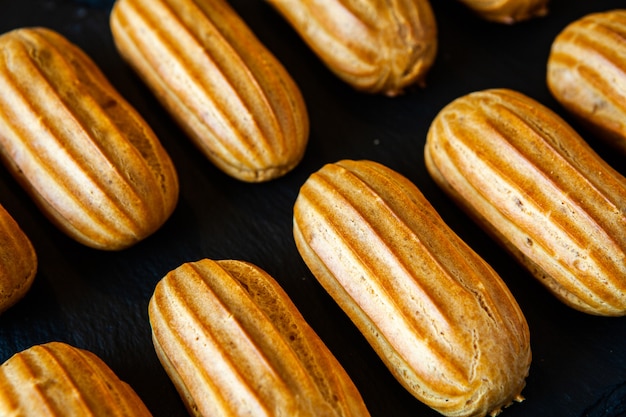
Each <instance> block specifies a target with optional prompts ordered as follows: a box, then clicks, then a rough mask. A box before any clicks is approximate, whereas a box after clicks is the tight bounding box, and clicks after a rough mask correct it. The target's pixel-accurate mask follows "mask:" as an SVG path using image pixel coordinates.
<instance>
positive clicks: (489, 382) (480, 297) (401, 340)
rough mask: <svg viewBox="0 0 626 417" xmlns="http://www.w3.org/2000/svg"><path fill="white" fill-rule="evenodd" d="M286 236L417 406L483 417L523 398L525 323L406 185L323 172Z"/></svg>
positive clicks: (334, 169) (364, 168)
mask: <svg viewBox="0 0 626 417" xmlns="http://www.w3.org/2000/svg"><path fill="white" fill-rule="evenodd" d="M294 237H295V241H296V244H297V247H298V250H299V251H300V254H301V255H302V258H303V259H304V261H305V262H306V264H307V265H308V266H309V268H310V269H311V271H312V272H313V274H314V275H315V277H316V278H317V279H318V280H319V282H320V283H321V284H322V286H323V287H324V288H325V289H326V290H327V291H328V293H329V294H330V295H331V296H332V297H333V299H334V300H335V301H336V302H337V303H338V305H339V306H340V307H341V308H342V309H343V310H344V311H345V312H346V314H347V315H348V316H349V317H350V319H351V320H352V321H353V322H354V323H355V325H356V326H357V327H358V328H359V329H360V331H361V332H362V333H363V335H364V336H365V337H366V339H367V340H368V341H369V343H370V344H371V345H372V347H373V348H374V350H375V351H376V352H377V353H378V355H379V356H380V357H381V359H382V360H383V361H384V363H385V364H386V365H387V367H388V368H389V370H390V371H391V372H392V374H393V375H394V376H395V377H396V379H397V380H398V381H399V382H400V383H401V384H402V385H403V386H404V387H405V388H406V389H407V390H408V391H409V392H410V393H412V394H413V395H414V396H415V397H416V398H418V399H419V400H420V401H422V402H424V403H425V404H427V405H428V406H430V407H432V408H433V409H435V410H437V411H438V412H440V413H442V414H444V415H446V416H484V415H486V414H497V413H498V412H499V411H500V410H501V408H502V407H504V406H507V405H509V404H510V403H511V402H512V401H513V400H520V399H521V391H522V389H523V387H524V385H525V378H526V376H527V374H528V370H529V366H530V361H531V352H530V346H529V330H528V326H527V323H526V320H525V318H524V315H523V314H522V312H521V310H520V308H519V306H518V304H517V302H516V301H515V299H514V298H513V295H512V294H511V293H510V291H509V290H508V288H507V287H506V285H505V284H504V282H503V281H502V279H501V278H500V277H499V276H498V275H497V274H496V272H495V271H494V270H493V269H492V268H491V267H490V266H489V265H488V264H487V263H486V262H485V261H484V260H483V259H482V258H480V257H479V256H478V255H477V254H476V253H475V252H474V251H472V250H471V249H470V248H469V247H468V246H467V245H466V244H465V243H464V242H463V241H462V240H461V239H460V238H459V237H458V236H457V235H456V234H454V232H453V231H452V230H451V229H450V228H449V227H448V226H447V225H446V224H445V223H444V222H443V220H442V219H441V217H440V216H439V215H438V214H437V213H436V211H435V210H434V208H433V207H432V206H431V205H430V203H429V202H428V201H427V200H426V199H425V198H424V196H423V195H422V194H421V192H420V191H419V190H418V189H417V187H416V186H415V185H414V184H413V183H411V182H410V181H409V180H408V179H406V178H405V177H403V176H401V175H400V174H399V173H397V172H395V171H393V170H391V169H389V168H387V167H385V166H383V165H380V164H378V163H376V162H372V161H350V160H344V161H339V162H337V163H333V164H327V165H325V166H324V167H322V168H321V169H320V170H319V171H317V172H315V173H314V174H312V175H311V176H310V177H309V178H308V179H307V181H306V182H305V184H304V185H303V186H302V188H301V190H300V193H299V195H298V197H297V200H296V203H295V207H294Z"/></svg>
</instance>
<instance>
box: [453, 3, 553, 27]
mask: <svg viewBox="0 0 626 417" xmlns="http://www.w3.org/2000/svg"><path fill="white" fill-rule="evenodd" d="M459 1H460V2H461V3H463V4H465V6H467V7H469V8H470V9H471V10H473V11H474V12H475V13H476V14H477V15H478V16H480V17H482V18H484V19H485V20H489V21H492V22H497V23H504V24H513V23H517V22H521V21H524V20H529V19H533V18H537V17H542V16H545V15H546V14H548V4H549V0H459Z"/></svg>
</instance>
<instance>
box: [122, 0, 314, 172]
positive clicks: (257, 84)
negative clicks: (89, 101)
mask: <svg viewBox="0 0 626 417" xmlns="http://www.w3.org/2000/svg"><path fill="white" fill-rule="evenodd" d="M111 29H112V32H113V37H114V40H115V43H116V45H117V47H118V49H119V51H120V53H121V54H122V56H123V57H124V58H125V59H126V60H127V61H128V62H129V63H130V65H131V66H132V67H133V68H134V69H135V70H136V72H137V73H138V74H139V76H140V77H141V79H142V80H143V81H144V82H145V83H146V85H147V86H148V87H149V88H150V89H151V90H152V91H153V93H154V94H155V96H156V97H157V98H158V99H159V100H160V101H161V102H162V104H163V105H164V107H165V108H166V109H167V110H168V111H169V112H170V114H171V115H172V117H174V118H175V119H176V120H177V121H178V123H179V125H180V126H181V127H182V128H183V129H184V131H185V132H186V133H187V134H188V135H189V136H190V138H191V139H192V140H193V141H194V143H195V144H196V145H197V146H198V147H199V149H201V150H202V151H203V153H204V154H205V155H206V156H207V158H208V159H209V160H211V161H212V162H213V163H214V164H215V165H216V166H217V167H219V168H220V169H221V170H223V171H224V172H226V173H227V174H229V175H231V176H233V177H235V178H237V179H240V180H243V181H249V182H260V181H267V180H271V179H274V178H277V177H279V176H282V175H285V174H286V173H287V172H289V171H290V170H292V169H293V168H294V167H295V166H296V165H297V164H298V163H299V162H300V160H301V159H302V157H303V155H304V151H305V148H306V144H307V141H308V134H309V120H308V114H307V110H306V106H305V103H304V99H303V98H302V95H301V93H300V90H299V88H298V86H297V85H296V84H295V82H294V81H293V79H292V78H291V76H290V75H289V74H288V72H287V71H286V69H285V68H284V67H283V66H282V65H281V63H280V62H279V61H278V60H277V59H276V58H275V57H274V56H273V55H272V54H271V52H270V51H269V50H268V49H267V48H266V47H265V46H264V45H262V44H261V42H260V41H259V40H258V39H257V38H256V36H255V35H254V33H252V31H251V30H250V29H249V28H248V27H247V25H246V24H245V22H244V21H243V20H242V19H241V18H240V17H239V16H238V15H237V14H236V12H235V11H234V10H233V9H232V8H231V7H230V6H229V5H228V4H227V3H226V2H225V1H223V0H118V1H117V2H116V3H115V4H114V6H113V11H112V13H111Z"/></svg>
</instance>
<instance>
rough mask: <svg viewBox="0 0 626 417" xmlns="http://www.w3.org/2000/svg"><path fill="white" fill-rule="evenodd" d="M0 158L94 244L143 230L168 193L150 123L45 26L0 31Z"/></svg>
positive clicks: (167, 163)
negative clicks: (1, 33) (5, 31)
mask: <svg viewBox="0 0 626 417" xmlns="http://www.w3.org/2000/svg"><path fill="white" fill-rule="evenodd" d="M0 157H2V160H3V162H4V163H5V164H6V166H7V168H9V170H10V171H11V172H12V174H13V175H14V176H15V178H16V179H17V180H18V182H20V183H21V184H22V186H23V187H24V188H25V190H26V191H27V192H28V193H29V194H30V195H31V197H32V198H33V199H34V201H35V202H36V203H37V204H38V205H39V207H40V208H41V209H42V211H43V212H44V213H45V214H46V215H47V216H48V217H49V218H50V219H51V220H52V221H53V222H54V223H55V224H56V225H57V226H59V228H60V229H61V230H63V231H64V232H66V233H67V234H68V235H70V236H71V237H73V238H74V239H76V240H78V241H79V242H81V243H83V244H85V245H88V246H91V247H95V248H98V249H107V250H117V249H123V248H126V247H128V246H131V245H133V244H135V243H137V242H138V241H140V240H141V239H143V238H145V237H146V236H148V235H150V234H151V233H153V232H154V231H155V230H156V229H158V228H159V227H160V226H161V225H162V223H163V222H164V221H165V220H166V219H167V218H168V217H169V215H170V214H171V212H172V211H173V209H174V207H175V205H176V201H177V199H178V179H177V176H176V172H175V170H174V166H173V164H172V162H171V160H170V159H169V156H168V155H167V154H166V152H165V150H164V149H163V147H162V146H161V144H160V142H159V141H158V139H157V137H156V136H155V134H154V133H153V131H152V130H151V129H150V127H149V126H148V125H147V124H146V122H145V121H144V120H143V119H142V118H141V116H140V115H139V114H138V113H137V112H136V111H135V110H134V109H133V108H132V107H131V106H130V104H128V102H127V101H125V100H124V99H123V98H122V97H121V96H120V95H119V93H118V92H117V91H116V90H115V89H114V88H113V87H112V85H111V84H110V83H109V82H108V81H107V79H106V78H105V77H104V75H103V74H102V72H101V71H100V70H99V68H98V67H97V66H96V65H95V64H94V62H93V61H92V60H91V59H90V58H89V57H88V56H87V55H86V54H85V53H84V52H83V51H81V50H80V49H79V48H78V47H76V46H75V45H74V44H72V43H71V42H70V41H69V40H67V39H66V38H64V37H62V36H61V35H60V34H58V33H56V32H53V31H51V30H49V29H45V28H22V29H16V30H14V31H11V32H8V33H5V34H4V35H2V36H1V37H0Z"/></svg>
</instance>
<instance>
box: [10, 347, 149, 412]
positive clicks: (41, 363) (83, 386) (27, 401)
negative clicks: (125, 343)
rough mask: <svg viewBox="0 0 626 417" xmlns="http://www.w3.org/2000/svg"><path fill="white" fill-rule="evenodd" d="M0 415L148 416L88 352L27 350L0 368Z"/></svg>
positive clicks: (124, 385)
mask: <svg viewBox="0 0 626 417" xmlns="http://www.w3.org/2000/svg"><path fill="white" fill-rule="evenodd" d="M0 415H2V416H3V417H18V416H19V417H68V416H90V417H150V416H151V414H150V412H149V411H148V409H147V408H146V406H145V405H144V403H143V402H142V401H141V399H140V398H139V397H138V396H137V394H136V393H135V391H134V390H133V389H132V388H131V387H130V386H129V385H128V384H127V383H125V382H123V381H121V380H120V379H119V378H118V377H117V376H116V375H115V373H113V371H112V370H111V369H110V368H109V367H108V366H107V365H106V364H105V363H104V362H103V361H102V360H101V359H100V358H98V357H97V356H96V355H94V354H93V353H91V352H89V351H86V350H83V349H78V348H75V347H73V346H70V345H68V344H65V343H61V342H50V343H46V344H42V345H35V346H32V347H30V348H28V349H26V350H24V351H21V352H19V353H16V354H15V355H13V356H12V357H11V358H9V359H8V360H7V361H6V362H4V363H3V364H2V365H1V366H0Z"/></svg>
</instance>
